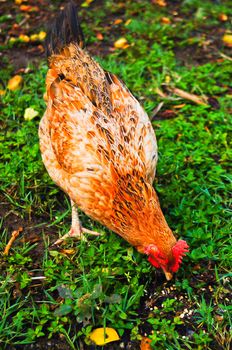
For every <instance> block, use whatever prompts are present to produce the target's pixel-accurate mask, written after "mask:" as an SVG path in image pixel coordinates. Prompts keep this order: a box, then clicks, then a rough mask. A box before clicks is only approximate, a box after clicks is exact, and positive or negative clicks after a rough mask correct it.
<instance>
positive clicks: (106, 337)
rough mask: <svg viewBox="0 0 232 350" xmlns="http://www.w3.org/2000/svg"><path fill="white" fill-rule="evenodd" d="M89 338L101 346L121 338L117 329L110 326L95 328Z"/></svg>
mask: <svg viewBox="0 0 232 350" xmlns="http://www.w3.org/2000/svg"><path fill="white" fill-rule="evenodd" d="M89 338H90V339H91V340H92V341H93V342H94V343H95V344H96V345H100V346H101V345H105V344H107V343H111V342H113V341H117V340H119V339H120V338H119V336H118V333H117V332H116V330H115V329H113V328H110V327H106V328H96V329H94V330H93V331H92V332H91V333H90V335H89Z"/></svg>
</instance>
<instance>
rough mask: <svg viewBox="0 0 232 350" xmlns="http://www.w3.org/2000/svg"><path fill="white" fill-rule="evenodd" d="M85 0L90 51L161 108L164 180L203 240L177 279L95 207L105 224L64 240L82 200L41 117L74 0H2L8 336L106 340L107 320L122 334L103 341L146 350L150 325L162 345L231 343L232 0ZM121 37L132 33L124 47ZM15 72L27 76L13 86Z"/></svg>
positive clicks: (160, 181) (3, 286) (2, 264)
mask: <svg viewBox="0 0 232 350" xmlns="http://www.w3.org/2000/svg"><path fill="white" fill-rule="evenodd" d="M212 3H213V4H212ZM78 4H79V7H80V18H81V19H82V26H83V31H84V33H85V36H86V41H87V47H88V50H89V52H90V53H91V54H92V55H93V56H94V57H95V58H96V59H97V60H98V61H99V62H100V63H101V64H102V65H103V66H104V68H105V69H108V70H109V71H112V72H114V73H116V74H117V75H119V76H120V78H121V79H123V80H124V81H125V83H126V84H127V86H128V87H129V88H130V90H131V91H132V92H133V94H134V95H135V96H136V97H137V98H138V99H139V100H140V102H141V103H142V104H143V106H144V108H145V109H146V111H147V112H148V114H149V116H150V117H151V120H152V123H153V126H154V129H155V132H156V135H157V139H158V146H159V162H158V168H157V178H156V179H155V182H154V186H155V188H156V190H157V192H158V195H159V198H160V201H161V206H162V209H163V211H164V213H165V216H166V218H167V221H168V223H169V225H170V227H171V228H172V229H173V231H174V233H175V235H176V236H177V237H181V238H183V239H185V240H186V241H187V242H188V244H189V245H190V253H189V254H188V255H187V257H186V258H185V259H184V263H183V265H182V267H181V269H180V271H179V272H178V273H177V274H176V276H175V277H174V279H173V280H172V281H170V282H166V281H165V279H164V276H163V275H162V273H161V272H160V271H157V270H154V269H153V268H152V267H150V266H149V263H148V262H147V261H146V259H144V256H142V255H141V254H139V253H137V252H136V251H135V250H133V248H132V247H130V246H129V245H128V244H127V243H126V242H125V241H123V240H122V239H121V238H119V237H118V236H116V235H115V234H114V233H112V232H109V231H108V230H107V229H106V228H104V227H102V226H101V225H99V224H98V223H96V222H93V221H92V220H90V219H89V218H88V217H86V216H85V215H84V214H83V213H80V216H81V220H82V222H83V223H84V225H85V226H86V227H88V228H90V229H95V230H98V231H99V232H101V233H102V235H101V236H100V237H98V238H90V237H89V238H88V241H87V242H73V241H71V240H70V241H67V242H66V243H65V244H64V245H62V247H61V248H60V249H57V248H55V247H54V246H53V245H52V244H53V242H54V241H55V240H56V239H57V237H58V236H59V235H62V234H64V233H66V232H67V231H68V229H69V225H70V205H69V202H68V199H67V197H66V196H65V195H64V194H63V193H62V192H61V191H60V190H59V189H58V188H57V187H56V186H55V185H54V183H53V182H52V181H51V179H50V178H49V176H48V175H47V173H46V170H45V168H44V166H43V164H42V161H41V156H40V152H39V146H38V136H37V130H38V124H39V119H40V117H41V116H42V115H43V112H44V110H45V102H44V100H43V94H44V80H45V76H46V71H47V63H46V58H45V53H44V48H43V45H44V43H43V32H46V31H47V24H48V22H49V23H51V17H53V16H55V14H56V13H57V10H58V9H59V7H60V6H62V5H64V2H62V1H47V0H37V1H32V0H28V1H26V0H25V1H17V0H16V1H15V2H14V1H5V2H4V1H3V2H1V9H2V11H1V13H2V14H1V16H0V23H1V26H2V29H1V32H0V55H1V64H0V68H1V78H0V91H1V97H0V98H1V102H0V103H1V110H2V113H1V116H0V125H1V134H0V140H1V143H0V154H1V158H2V162H1V164H0V170H1V171H0V182H1V193H0V214H1V217H2V219H1V221H0V223H1V243H0V247H1V251H2V252H3V250H4V248H5V246H6V243H7V242H8V240H9V238H10V237H11V234H12V232H13V231H14V230H18V229H19V228H22V231H20V233H19V236H18V238H17V239H16V240H15V242H14V244H13V246H12V248H11V249H10V251H9V254H8V255H7V256H6V255H3V253H0V254H1V260H0V272H1V273H0V295H1V298H0V308H1V316H2V320H1V322H0V349H7V350H14V349H16V350H20V349H26V350H27V349H54V350H55V349H63V350H68V349H80V350H83V349H86V350H90V349H100V348H101V347H96V346H95V345H93V344H91V343H90V341H89V338H88V335H89V334H90V332H91V331H92V329H94V328H96V327H104V326H108V327H113V328H114V329H115V330H117V332H118V334H119V336H120V340H119V341H118V342H115V343H110V344H108V345H106V346H105V347H104V349H112V350H113V349H119V348H122V349H133V350H137V349H142V350H144V349H145V348H142V346H141V338H142V337H143V336H144V337H149V338H150V339H151V348H152V349H160V350H164V349H169V350H171V349H181V350H182V349H197V350H201V349H210V350H222V349H223V350H224V349H225V350H228V349H230V345H231V344H230V341H231V338H230V333H229V330H230V327H231V307H230V300H231V289H230V277H231V274H230V269H231V263H230V261H231V248H230V245H229V238H230V237H229V234H230V232H231V221H230V218H231V216H230V214H231V212H230V209H229V204H230V199H229V196H228V192H229V186H230V184H231V181H230V180H231V178H230V176H229V174H228V173H229V166H230V161H229V159H230V156H231V148H230V146H229V140H231V138H229V130H230V123H231V118H230V117H229V116H230V114H231V111H232V103H231V97H232V90H231V87H230V83H231V74H232V65H231V60H232V59H231V57H230V51H231V45H232V44H231V33H230V31H229V27H230V21H231V13H230V12H231V11H230V1H229V0H228V1H219V0H218V1H216V0H215V1H207V0H206V1H204V2H202V1H199V0H185V1H161V0H160V1H158V0H157V1H156V0H153V1H127V0H126V1H124V2H115V1H111V0H109V1H92V2H91V1H86V2H81V1H79V2H78ZM22 5H23V6H24V7H22ZM39 33H42V34H41V36H40V37H36V38H35V37H34V38H33V35H35V34H39ZM20 35H21V36H20ZM122 37H123V38H125V39H126V44H125V45H124V46H123V47H121V48H115V46H114V43H115V41H117V40H118V39H119V38H122ZM12 38H13V39H12ZM15 75H21V76H22V78H23V82H22V84H21V85H20V87H19V89H17V90H15V91H11V90H10V89H9V88H7V84H8V81H9V79H10V78H12V77H13V76H15ZM175 88H178V89H180V90H181V91H182V93H181V94H180V93H178V91H177V90H175ZM183 91H184V92H187V93H188V94H190V95H187V96H186V95H185V96H183ZM196 96H197V98H198V99H197V103H196V102H193V101H192V100H191V98H192V97H194V98H195V100H196ZM161 103H162V104H161ZM202 103H203V104H202ZM157 106H159V108H157ZM29 107H30V108H33V109H34V110H35V111H37V112H38V115H37V116H36V117H35V118H34V119H32V120H26V119H25V117H24V113H25V109H26V108H29Z"/></svg>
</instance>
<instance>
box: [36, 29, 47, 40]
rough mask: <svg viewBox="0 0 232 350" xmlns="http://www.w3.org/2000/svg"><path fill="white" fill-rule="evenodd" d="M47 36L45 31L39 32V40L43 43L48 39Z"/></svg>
mask: <svg viewBox="0 0 232 350" xmlns="http://www.w3.org/2000/svg"><path fill="white" fill-rule="evenodd" d="M46 35H47V33H46V32H43V31H41V32H39V34H38V38H39V40H41V41H42V40H44V39H45V38H46Z"/></svg>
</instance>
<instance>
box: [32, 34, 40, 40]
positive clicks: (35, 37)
mask: <svg viewBox="0 0 232 350" xmlns="http://www.w3.org/2000/svg"><path fill="white" fill-rule="evenodd" d="M30 39H31V41H37V40H39V37H38V34H31V35H30Z"/></svg>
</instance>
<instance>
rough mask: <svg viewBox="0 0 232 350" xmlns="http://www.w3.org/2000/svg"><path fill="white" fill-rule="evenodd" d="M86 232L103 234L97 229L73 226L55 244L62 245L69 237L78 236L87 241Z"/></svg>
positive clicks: (96, 234) (94, 234) (95, 234)
mask: <svg viewBox="0 0 232 350" xmlns="http://www.w3.org/2000/svg"><path fill="white" fill-rule="evenodd" d="M84 233H88V234H90V235H93V236H100V235H101V234H100V233H99V232H96V231H91V230H88V229H87V228H85V227H79V228H73V227H72V228H71V229H70V231H69V232H68V233H66V234H65V235H64V236H62V237H60V238H59V239H58V240H57V241H55V243H53V245H60V244H62V243H63V242H64V241H65V240H66V239H67V238H76V239H79V240H82V241H86V238H85V236H84Z"/></svg>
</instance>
